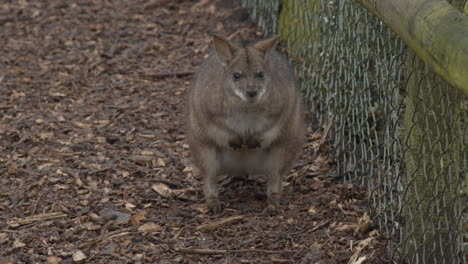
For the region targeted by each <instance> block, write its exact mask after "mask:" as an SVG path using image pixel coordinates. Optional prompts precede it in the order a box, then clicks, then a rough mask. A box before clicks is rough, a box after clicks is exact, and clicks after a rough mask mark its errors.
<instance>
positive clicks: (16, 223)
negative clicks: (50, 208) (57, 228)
mask: <svg viewBox="0 0 468 264" xmlns="http://www.w3.org/2000/svg"><path fill="white" fill-rule="evenodd" d="M65 216H67V214H65V213H61V212H52V213H45V214H40V215H31V216H28V217H26V218H24V219H17V218H13V219H11V220H8V221H7V224H8V227H10V228H17V227H20V226H23V225H27V224H32V223H34V222H39V221H47V220H51V219H56V218H60V217H65Z"/></svg>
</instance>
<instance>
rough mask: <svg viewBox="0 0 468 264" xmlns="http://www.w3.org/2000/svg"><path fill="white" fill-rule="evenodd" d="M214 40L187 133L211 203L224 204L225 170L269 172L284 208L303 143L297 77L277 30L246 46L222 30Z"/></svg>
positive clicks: (191, 102) (270, 192)
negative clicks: (285, 184)
mask: <svg viewBox="0 0 468 264" xmlns="http://www.w3.org/2000/svg"><path fill="white" fill-rule="evenodd" d="M213 44H214V45H213V46H214V49H213V51H212V52H211V53H210V56H209V57H208V58H207V59H206V60H205V61H204V63H203V64H202V65H201V68H200V71H199V72H198V74H197V78H196V81H195V84H194V86H193V87H192V89H191V91H190V92H189V99H188V135H187V138H188V142H189V145H190V150H191V152H192V156H193V158H194V162H195V165H196V166H197V167H198V168H199V169H200V172H201V173H202V175H203V177H204V181H205V182H204V193H205V200H206V202H207V204H208V206H209V208H210V209H211V210H213V211H215V212H216V211H219V210H220V209H221V205H220V202H219V198H218V190H217V177H218V176H219V175H221V174H224V173H230V174H245V173H249V174H264V175H266V176H267V179H268V181H267V196H268V208H269V209H276V208H277V206H278V205H279V201H280V196H281V189H282V188H281V186H282V177H284V175H285V174H286V173H287V172H288V170H289V168H290V167H291V165H292V164H293V162H294V161H295V159H296V158H297V157H298V155H299V153H300V151H301V147H302V143H303V136H304V122H303V113H302V103H301V98H300V95H299V92H298V89H297V81H296V78H295V76H294V73H293V71H292V68H291V66H290V65H289V64H288V62H287V61H286V59H285V58H284V57H283V56H282V55H281V54H279V53H278V52H277V51H276V50H275V45H276V38H271V39H267V40H264V41H260V42H258V43H257V44H255V45H253V46H249V47H246V48H243V47H238V46H237V45H236V44H234V43H232V42H230V41H228V40H225V39H223V38H221V37H218V36H214V37H213ZM260 72H262V73H263V77H261V73H260ZM234 73H239V76H240V77H239V78H235V76H234ZM252 95H253V96H252Z"/></svg>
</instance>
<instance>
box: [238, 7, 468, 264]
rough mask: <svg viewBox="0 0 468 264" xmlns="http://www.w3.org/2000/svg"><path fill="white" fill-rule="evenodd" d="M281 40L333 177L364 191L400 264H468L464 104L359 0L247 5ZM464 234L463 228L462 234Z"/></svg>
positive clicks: (391, 253)
mask: <svg viewBox="0 0 468 264" xmlns="http://www.w3.org/2000/svg"><path fill="white" fill-rule="evenodd" d="M243 5H244V6H245V7H247V8H249V10H250V13H251V16H252V17H253V18H254V19H255V20H256V21H257V22H258V24H259V26H260V27H261V28H262V29H263V31H264V33H265V34H267V35H270V34H278V35H280V36H281V38H282V39H283V40H284V41H285V42H286V51H287V52H288V53H289V55H290V58H291V60H292V62H293V63H294V65H295V68H296V73H297V75H298V77H299V78H300V80H301V87H302V91H303V94H304V97H305V99H306V101H307V103H308V106H309V107H310V109H311V110H312V112H314V113H315V114H316V115H317V116H318V117H319V120H320V123H321V124H322V125H324V124H327V123H329V122H331V123H332V124H333V133H329V140H330V142H331V143H332V144H333V145H334V147H335V152H336V157H337V176H342V177H344V179H345V180H353V181H360V182H361V183H362V184H365V185H367V186H368V191H369V198H370V201H371V203H372V206H373V208H374V211H375V212H374V213H375V215H376V217H377V219H378V222H379V225H380V228H381V230H382V231H383V234H384V235H386V236H388V238H389V243H388V250H389V256H391V259H392V261H393V262H394V263H411V264H413V263H466V252H467V250H466V248H467V242H468V239H467V230H466V225H467V219H468V217H467V209H468V207H467V204H468V198H467V188H468V187H467V177H468V176H467V175H468V169H467V168H468V164H467V163H468V161H467V148H468V142H467V141H468V131H467V121H468V120H467V119H468V115H467V113H468V111H467V110H468V102H467V97H466V95H464V94H463V93H462V92H459V91H457V90H455V89H454V88H453V87H451V86H450V85H449V84H447V83H446V82H445V81H444V80H443V79H441V78H440V77H438V76H437V75H436V74H434V73H433V72H431V71H430V70H429V69H428V67H427V66H426V65H425V64H424V63H422V62H421V61H420V60H419V59H418V58H417V57H416V56H415V55H414V54H413V53H412V52H411V51H409V50H408V49H407V48H406V46H405V44H404V43H403V42H402V41H401V40H400V39H399V38H398V37H397V36H396V35H395V34H394V33H393V32H392V31H391V30H390V29H389V28H387V27H386V26H385V25H384V24H383V22H382V21H379V20H378V19H377V18H376V17H374V16H373V15H372V14H370V13H369V12H368V11H367V10H366V9H364V8H363V7H361V6H360V5H359V4H357V3H356V2H354V1H346V0H333V1H332V0H283V1H280V0H255V1H248V0H245V1H243ZM464 228H465V229H464Z"/></svg>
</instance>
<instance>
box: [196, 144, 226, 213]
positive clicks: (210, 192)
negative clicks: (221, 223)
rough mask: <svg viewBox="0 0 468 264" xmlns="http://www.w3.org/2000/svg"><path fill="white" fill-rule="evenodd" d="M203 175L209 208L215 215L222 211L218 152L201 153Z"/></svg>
mask: <svg viewBox="0 0 468 264" xmlns="http://www.w3.org/2000/svg"><path fill="white" fill-rule="evenodd" d="M199 155H201V157H202V160H201V163H202V164H201V166H200V167H201V168H202V169H201V173H202V176H203V178H204V186H203V192H204V194H205V201H206V204H207V205H208V208H209V209H210V210H211V211H213V212H214V213H219V212H220V211H221V202H220V201H219V191H218V175H219V173H220V164H219V161H218V159H217V155H216V150H214V149H211V148H204V149H203V150H202V153H200V154H199Z"/></svg>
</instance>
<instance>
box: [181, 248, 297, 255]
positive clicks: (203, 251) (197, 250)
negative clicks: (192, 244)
mask: <svg viewBox="0 0 468 264" xmlns="http://www.w3.org/2000/svg"><path fill="white" fill-rule="evenodd" d="M175 251H178V252H182V253H193V254H202V255H220V254H221V255H224V254H235V253H249V252H254V253H265V254H282V253H295V251H291V250H284V251H276V250H264V249H232V250H229V249H209V248H176V249H175Z"/></svg>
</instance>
